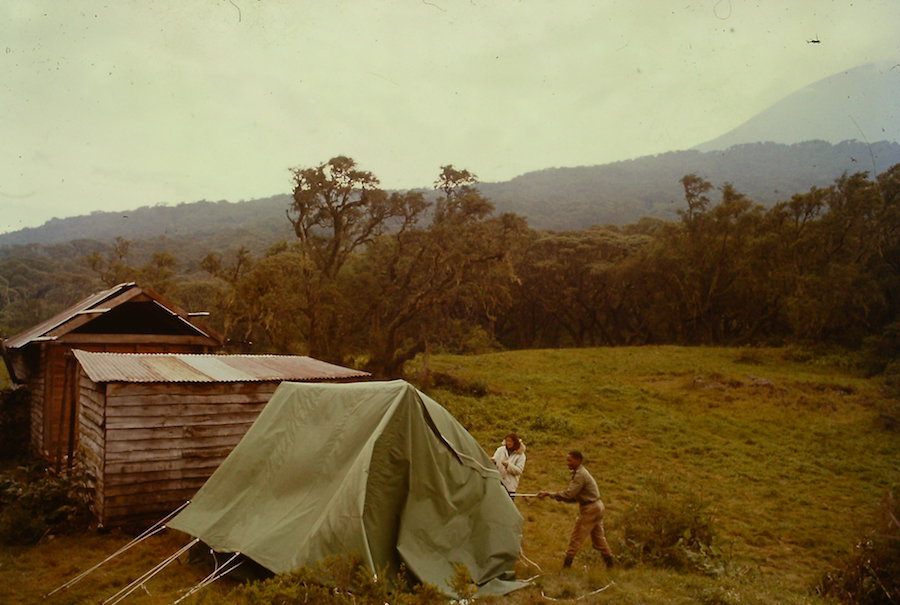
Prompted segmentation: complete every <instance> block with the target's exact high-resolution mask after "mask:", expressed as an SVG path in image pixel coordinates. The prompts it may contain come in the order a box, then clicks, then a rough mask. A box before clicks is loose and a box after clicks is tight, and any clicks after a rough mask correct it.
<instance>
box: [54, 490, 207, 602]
mask: <svg viewBox="0 0 900 605" xmlns="http://www.w3.org/2000/svg"><path fill="white" fill-rule="evenodd" d="M190 503H191V501H190V500H188V501H187V502H185V503H184V504H182V505H181V506H179V507H178V508H176V509H175V510H173V511H172V512H171V513H169V514H168V515H166V516H165V517H163V518H162V519H160V520H159V521H157V522H156V523H154V524H153V525H151V526H150V527H148V528H147V529H145V530H144V531H143V532H142V533H141V534H140V535H138V536H137V537H135V538H134V539H132V540H131V542H129V543H128V544H126V545H125V546H123V547H122V548H120V549H119V550H117V551H116V552H114V553H113V554H111V555H109V556H108V557H106V558H105V559H103V560H102V561H100V562H99V563H97V564H96V565H94V566H93V567H90V568H88V569H86V570H84V571H82V572H81V573H80V574H78V575H77V576H75V577H74V578H72V579H71V580H69V581H68V582H66V583H65V584H63V585H61V586H57V587H56V588H54V589H53V590H51V591H50V592H48V593H47V594H45V595H44V598H45V599H46V598H47V597H49V596H51V595H54V594H56V593H57V592H59V591H60V590H67V589H68V588H70V587H71V586H74V585H75V584H77V583H78V582H80V581H81V580H83V579H85V578H86V577H88V576H89V575H91V574H92V573H94V572H95V571H97V570H98V569H99V568H100V567H101V566H102V565H104V564H106V563H108V562H109V561H112V560H113V559H115V558H116V557H118V556H119V555H121V554H122V553H124V552H125V551H127V550H129V549H130V548H132V547H133V546H137V545H138V544H140V543H141V542H143V541H144V540H146V539H147V538H149V537H151V536H154V535H156V534H158V533H159V532H161V531H162V530H163V529H165V526H166V523H168V521H169V519H171V518H172V517H174V516H175V515H177V514H178V513H179V512H181V511H182V509H184V507H186V506H187V505H188V504H190Z"/></svg>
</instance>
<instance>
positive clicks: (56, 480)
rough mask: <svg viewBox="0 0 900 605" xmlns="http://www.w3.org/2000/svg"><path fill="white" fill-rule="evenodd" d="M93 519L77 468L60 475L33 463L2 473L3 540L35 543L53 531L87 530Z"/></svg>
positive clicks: (0, 522) (0, 509) (0, 518)
mask: <svg viewBox="0 0 900 605" xmlns="http://www.w3.org/2000/svg"><path fill="white" fill-rule="evenodd" d="M89 520H90V512H89V509H88V500H87V492H86V489H85V483H84V480H83V477H82V476H81V474H80V473H79V472H78V471H77V470H76V471H73V472H70V473H69V474H66V475H57V474H54V473H52V472H51V471H49V470H48V469H44V468H42V467H41V466H39V465H36V464H33V465H30V466H20V467H18V468H15V469H12V470H11V471H7V472H4V473H2V474H0V543H2V544H6V545H25V544H35V543H37V542H38V541H39V540H40V539H41V538H42V537H43V536H45V535H47V534H49V533H68V532H73V531H80V530H83V529H84V528H86V527H87V524H88V522H89Z"/></svg>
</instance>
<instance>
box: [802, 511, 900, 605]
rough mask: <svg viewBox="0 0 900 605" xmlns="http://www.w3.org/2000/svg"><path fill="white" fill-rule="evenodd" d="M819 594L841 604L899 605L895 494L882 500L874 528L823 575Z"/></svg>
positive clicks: (899, 531) (899, 522)
mask: <svg viewBox="0 0 900 605" xmlns="http://www.w3.org/2000/svg"><path fill="white" fill-rule="evenodd" d="M816 591H817V592H818V593H819V594H821V595H823V596H828V597H832V598H835V599H837V600H839V601H840V602H841V603H855V604H858V605H881V604H882V603H884V604H887V603H900V500H898V499H897V497H896V496H895V495H894V493H889V494H888V495H887V496H885V497H884V499H883V500H882V503H881V508H880V509H879V514H878V519H877V522H876V526H875V528H874V529H872V530H871V531H870V532H869V533H868V534H867V535H866V536H865V537H863V538H862V539H861V540H859V541H858V542H857V544H856V546H855V548H854V551H853V553H852V554H850V555H849V556H847V557H846V558H845V559H844V560H843V561H842V562H841V563H840V564H839V566H838V567H837V568H836V569H833V570H831V571H828V572H826V573H825V574H823V575H822V577H821V579H820V580H819V582H818V584H817V586H816Z"/></svg>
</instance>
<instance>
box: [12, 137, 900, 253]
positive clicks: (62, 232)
mask: <svg viewBox="0 0 900 605" xmlns="http://www.w3.org/2000/svg"><path fill="white" fill-rule="evenodd" d="M897 163H900V144H897V143H887V142H880V143H875V144H872V145H869V144H866V143H861V142H859V141H845V142H843V143H840V144H838V145H830V144H828V143H826V142H824V141H808V142H806V143H800V144H796V145H781V144H777V143H756V144H749V145H739V146H736V147H732V148H731V149H728V150H725V151H714V152H708V153H702V152H699V151H674V152H670V153H664V154H660V155H655V156H647V157H643V158H638V159H635V160H628V161H624V162H615V163H612V164H606V165H603V166H589V167H588V166H584V167H577V168H548V169H545V170H541V171H537V172H530V173H528V174H524V175H522V176H519V177H516V178H515V179H512V180H511V181H507V182H503V183H481V184H479V188H480V189H481V190H482V192H483V193H484V194H485V195H486V196H487V197H488V198H489V199H490V200H491V201H492V202H494V204H495V206H496V208H497V211H498V212H515V213H517V214H521V215H523V216H525V217H526V218H528V221H529V224H530V225H531V226H533V227H535V228H539V229H555V230H568V229H582V228H586V227H589V226H591V225H596V224H606V223H610V224H620V225H621V224H626V223H633V222H636V221H638V220H640V219H641V218H642V217H645V216H653V217H657V218H662V219H666V220H674V219H675V218H676V217H677V215H676V213H675V211H676V209H678V208H680V207H682V199H683V190H682V188H681V184H680V183H679V180H680V179H681V177H683V176H684V175H685V174H688V173H695V174H698V175H700V176H702V177H703V178H705V179H707V180H709V181H710V182H711V183H713V185H715V186H716V187H720V186H721V185H723V184H724V183H725V182H730V183H732V184H733V185H734V186H735V187H737V189H738V190H739V191H741V192H742V193H745V194H747V195H748V196H749V197H750V198H751V199H753V200H754V201H757V202H759V203H762V204H765V205H771V204H773V203H775V202H777V201H781V200H788V199H790V197H791V195H792V194H794V193H802V192H806V191H808V190H809V188H810V187H813V186H817V187H826V186H828V185H830V184H832V183H833V182H834V179H836V178H837V177H839V176H841V174H843V173H845V172H846V173H853V172H858V171H867V172H869V173H870V174H873V173H874V174H878V173H881V172H884V171H885V170H886V169H887V168H889V167H890V166H892V165H894V164H897ZM289 202H290V196H288V195H286V194H285V195H278V196H273V197H270V198H265V199H259V200H252V201H247V202H239V203H229V202H224V201H221V202H207V201H203V202H195V203H192V204H179V205H178V206H152V207H151V206H145V207H143V208H138V209H137V210H133V211H130V212H94V213H92V214H90V215H85V216H77V217H72V218H66V219H53V220H51V221H48V222H47V223H45V224H44V225H43V226H41V227H37V228H32V229H23V230H21V231H15V232H13V233H5V234H0V246H3V245H7V246H9V245H16V244H30V243H38V244H50V243H57V242H66V241H71V240H77V239H94V240H100V241H111V240H113V239H114V238H115V237H117V236H121V237H125V238H126V239H130V240H146V239H151V238H159V237H163V238H166V239H168V240H178V239H180V238H184V239H186V240H189V241H190V245H191V247H192V248H201V247H204V246H205V247H207V248H208V249H221V248H223V247H224V246H227V247H228V248H236V247H237V246H240V245H244V246H247V247H249V248H251V249H261V248H264V247H267V246H268V245H269V244H271V243H272V242H274V241H277V240H279V239H292V238H293V233H292V231H291V227H290V223H289V222H288V220H287V218H286V216H285V210H286V209H287V207H288V204H289ZM206 244H208V246H206Z"/></svg>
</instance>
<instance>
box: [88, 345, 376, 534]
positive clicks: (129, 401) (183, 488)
mask: <svg viewBox="0 0 900 605" xmlns="http://www.w3.org/2000/svg"><path fill="white" fill-rule="evenodd" d="M74 357H75V359H76V360H77V362H78V381H77V382H78V387H79V410H80V411H79V417H78V436H79V443H80V446H79V454H80V456H81V459H82V460H83V462H84V465H85V468H86V470H87V473H88V475H89V476H90V477H91V479H92V481H93V482H94V484H95V485H94V488H95V489H94V494H95V495H94V512H95V514H96V516H97V518H98V520H99V521H100V523H101V524H103V525H107V526H108V525H122V524H132V523H138V522H145V521H149V520H151V519H152V520H156V519H159V518H160V517H162V516H163V515H164V514H165V513H167V512H169V511H172V510H174V509H175V508H177V507H178V506H179V505H181V504H182V503H184V502H185V501H186V500H188V499H189V498H191V496H193V494H194V492H196V491H197V489H199V488H200V486H202V485H203V483H204V482H205V481H206V479H207V478H208V477H209V476H210V475H211V474H212V472H213V471H214V470H215V469H216V468H217V467H218V466H219V464H220V463H221V462H222V460H224V458H225V456H227V455H228V454H229V453H230V452H231V450H232V449H233V448H234V446H235V445H237V443H238V441H240V439H241V437H243V435H244V433H245V432H246V431H247V429H248V428H249V427H250V425H251V424H252V423H253V421H254V420H255V419H256V417H257V415H258V414H259V413H260V411H262V408H263V407H264V406H265V404H266V402H267V401H268V400H269V397H270V396H271V395H272V393H273V392H274V391H275V389H276V387H277V386H278V385H279V384H280V383H281V381H283V380H291V381H337V382H346V381H352V380H359V379H363V378H366V377H368V376H369V374H367V373H366V372H361V371H357V370H352V369H349V368H344V367H341V366H336V365H332V364H329V363H325V362H322V361H318V360H316V359H312V358H310V357H300V356H289V355H185V354H117V353H96V352H87V351H79V350H76V351H74Z"/></svg>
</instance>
